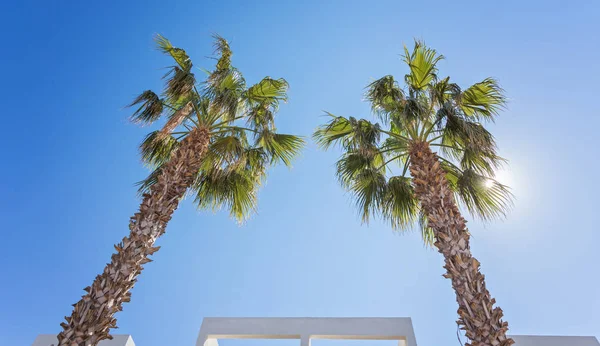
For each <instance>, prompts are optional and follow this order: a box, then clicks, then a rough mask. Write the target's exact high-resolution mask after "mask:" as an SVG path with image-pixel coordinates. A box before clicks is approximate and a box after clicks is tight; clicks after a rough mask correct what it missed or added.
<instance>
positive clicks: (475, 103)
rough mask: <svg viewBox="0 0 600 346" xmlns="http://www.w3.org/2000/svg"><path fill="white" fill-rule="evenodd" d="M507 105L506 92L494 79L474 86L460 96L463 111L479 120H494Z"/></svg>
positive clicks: (487, 79)
mask: <svg viewBox="0 0 600 346" xmlns="http://www.w3.org/2000/svg"><path fill="white" fill-rule="evenodd" d="M505 105H506V97H505V96H504V90H503V89H502V88H501V87H500V86H499V85H498V82H497V81H496V80H495V79H493V78H486V79H484V80H483V81H481V82H479V83H476V84H473V85H472V86H470V87H469V88H467V89H466V90H465V91H463V92H462V94H461V96H460V107H461V109H462V111H463V112H464V113H465V114H466V115H467V116H472V117H475V118H476V119H478V120H493V119H494V117H495V116H496V115H498V112H499V111H500V110H501V109H502V108H504V106H505Z"/></svg>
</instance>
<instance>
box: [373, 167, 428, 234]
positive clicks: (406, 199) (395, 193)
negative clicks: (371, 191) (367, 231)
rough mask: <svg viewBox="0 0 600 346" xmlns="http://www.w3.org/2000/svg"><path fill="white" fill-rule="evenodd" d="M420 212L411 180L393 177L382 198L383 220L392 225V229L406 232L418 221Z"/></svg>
mask: <svg viewBox="0 0 600 346" xmlns="http://www.w3.org/2000/svg"><path fill="white" fill-rule="evenodd" d="M418 211H419V203H418V200H417V198H416V196H415V194H414V189H413V187H412V184H411V178H408V177H401V176H395V177H391V178H390V179H389V181H388V183H387V185H386V187H385V192H384V195H383V197H382V203H381V213H382V216H383V218H384V219H386V220H388V221H389V222H390V223H391V225H392V228H394V229H404V230H406V229H407V228H409V227H410V225H412V224H414V222H415V221H416V220H417V218H418Z"/></svg>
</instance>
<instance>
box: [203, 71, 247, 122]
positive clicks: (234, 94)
mask: <svg viewBox="0 0 600 346" xmlns="http://www.w3.org/2000/svg"><path fill="white" fill-rule="evenodd" d="M245 88H246V81H245V80H244V78H243V76H242V75H241V73H239V71H238V70H236V69H234V68H230V69H228V70H216V71H214V72H213V73H211V75H210V76H209V77H208V80H207V82H206V84H205V88H204V90H205V91H204V95H205V97H206V98H208V99H210V100H211V105H210V111H211V112H214V113H218V114H222V115H223V116H224V117H225V119H233V118H234V117H235V115H236V114H237V113H238V110H240V108H241V106H242V103H241V97H242V94H243V92H244V90H245Z"/></svg>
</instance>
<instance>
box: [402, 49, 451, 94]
mask: <svg viewBox="0 0 600 346" xmlns="http://www.w3.org/2000/svg"><path fill="white" fill-rule="evenodd" d="M442 59H444V56H443V55H439V54H438V53H437V52H436V51H435V49H431V48H428V47H427V46H425V44H424V43H423V42H420V41H415V46H414V48H413V51H412V52H410V53H409V51H408V48H406V46H404V56H403V60H404V62H405V63H406V64H407V65H408V67H409V68H410V73H409V74H407V75H406V76H405V80H406V83H407V84H408V85H409V87H411V88H412V89H413V90H416V91H420V90H423V89H425V88H426V87H428V86H429V85H430V84H431V83H432V82H433V81H434V80H435V79H436V78H437V66H436V64H437V63H438V62H439V61H440V60H442Z"/></svg>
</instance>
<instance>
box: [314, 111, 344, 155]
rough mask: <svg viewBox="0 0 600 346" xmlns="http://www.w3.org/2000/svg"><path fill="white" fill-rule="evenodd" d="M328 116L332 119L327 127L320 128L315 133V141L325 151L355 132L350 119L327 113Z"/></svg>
mask: <svg viewBox="0 0 600 346" xmlns="http://www.w3.org/2000/svg"><path fill="white" fill-rule="evenodd" d="M327 115H328V116H330V117H331V118H332V119H331V120H330V121H329V122H327V123H326V124H325V125H321V126H319V127H318V128H317V129H316V130H315V132H314V133H313V139H314V140H315V141H316V142H317V144H318V145H319V146H320V147H321V148H324V149H327V148H329V147H330V146H331V145H332V144H335V143H339V142H340V141H341V140H343V139H344V138H347V137H349V136H350V135H351V134H352V131H353V129H352V125H350V120H349V119H347V118H345V117H342V116H335V115H333V114H331V113H327Z"/></svg>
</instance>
